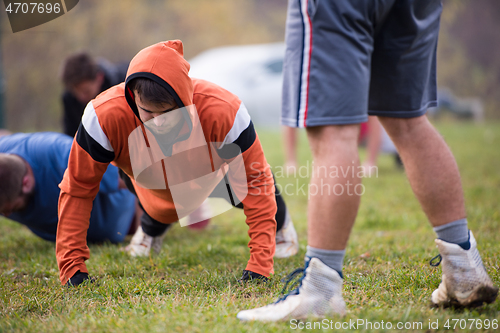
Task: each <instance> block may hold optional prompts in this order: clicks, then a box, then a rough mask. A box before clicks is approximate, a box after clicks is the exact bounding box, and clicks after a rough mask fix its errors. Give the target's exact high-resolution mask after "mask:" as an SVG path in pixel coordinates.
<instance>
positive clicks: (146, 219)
mask: <svg viewBox="0 0 500 333" xmlns="http://www.w3.org/2000/svg"><path fill="white" fill-rule="evenodd" d="M119 173H120V178H121V179H123V181H124V182H125V184H126V185H127V188H128V190H129V191H130V192H132V193H133V194H135V196H136V197H137V193H135V189H134V186H133V185H132V181H131V180H130V178H129V176H127V174H126V173H125V172H123V171H122V170H120V171H119ZM273 177H274V176H273ZM274 189H275V196H276V205H277V206H278V210H277V211H276V216H275V218H276V231H279V230H281V228H282V227H283V225H284V223H285V217H286V204H285V201H284V200H283V197H282V196H281V193H280V191H279V190H278V187H277V186H276V182H275V185H274ZM228 192H229V193H230V199H231V200H230V202H229V203H230V204H231V205H233V207H236V208H240V209H243V203H241V202H240V203H238V204H236V203H235V202H234V200H232V196H231V193H232V192H231V190H230V187H229V185H228V184H227V180H226V179H222V180H221V182H220V183H219V184H217V186H216V187H215V189H214V191H213V192H212V193H211V194H210V195H209V197H212V198H224V199H226V200H227V196H226V195H219V194H222V193H224V194H225V193H228ZM137 201H138V202H139V206H141V208H142V210H143V211H144V214H142V216H141V227H142V230H143V231H144V232H145V233H146V235H149V236H151V237H156V236H160V235H162V234H163V233H164V232H165V231H166V230H167V229H169V228H170V227H171V226H172V224H165V223H161V222H158V221H157V220H155V219H154V218H152V217H151V216H149V214H148V213H147V212H146V211H145V210H144V208H143V207H142V205H141V202H140V201H139V199H137Z"/></svg>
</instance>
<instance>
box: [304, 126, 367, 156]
mask: <svg viewBox="0 0 500 333" xmlns="http://www.w3.org/2000/svg"><path fill="white" fill-rule="evenodd" d="M307 136H308V139H309V145H310V146H311V151H312V152H313V155H315V156H316V155H319V156H321V155H323V154H328V151H337V150H345V149H353V150H356V151H357V145H358V138H359V124H352V125H331V126H316V127H308V128H307Z"/></svg>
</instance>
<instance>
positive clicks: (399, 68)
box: [281, 0, 442, 127]
mask: <svg viewBox="0 0 500 333" xmlns="http://www.w3.org/2000/svg"><path fill="white" fill-rule="evenodd" d="M441 10H442V4H441V0H289V3H288V18H287V26H286V53H285V60H284V64H283V74H284V76H283V104H282V118H281V121H282V124H283V125H287V126H291V127H309V126H321V125H341V124H357V123H362V122H365V121H367V120H368V115H375V116H384V117H398V118H412V117H418V116H421V115H423V114H425V112H426V111H427V108H429V107H433V106H436V105H437V102H436V100H437V98H436V47H437V40H438V33H439V19H440V15H441Z"/></svg>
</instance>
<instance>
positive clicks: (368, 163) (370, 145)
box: [363, 116, 382, 177]
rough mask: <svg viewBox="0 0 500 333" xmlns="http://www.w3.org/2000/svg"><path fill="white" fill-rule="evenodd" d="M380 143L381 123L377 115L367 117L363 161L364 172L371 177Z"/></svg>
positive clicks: (374, 169)
mask: <svg viewBox="0 0 500 333" xmlns="http://www.w3.org/2000/svg"><path fill="white" fill-rule="evenodd" d="M381 145H382V125H380V122H379V120H378V119H377V117H374V116H370V117H369V119H368V137H367V139H366V155H367V156H366V160H365V161H364V162H363V168H364V174H365V176H366V177H371V176H372V175H374V174H375V173H376V170H377V169H376V167H377V160H378V155H379V153H380V147H381Z"/></svg>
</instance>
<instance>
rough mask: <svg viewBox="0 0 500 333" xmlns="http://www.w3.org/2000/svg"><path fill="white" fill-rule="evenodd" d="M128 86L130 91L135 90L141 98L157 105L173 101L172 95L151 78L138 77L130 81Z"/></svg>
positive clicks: (172, 102)
mask: <svg viewBox="0 0 500 333" xmlns="http://www.w3.org/2000/svg"><path fill="white" fill-rule="evenodd" d="M128 86H129V88H130V90H131V91H132V92H134V91H137V93H138V94H139V96H141V100H144V101H148V102H150V103H153V104H159V105H161V104H171V105H172V104H174V103H175V99H174V96H172V94H170V93H169V92H168V91H167V89H165V88H163V87H162V86H161V85H160V84H158V83H156V82H155V81H153V80H151V79H147V78H142V77H139V78H137V79H133V80H132V81H130V83H129V84H128Z"/></svg>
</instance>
